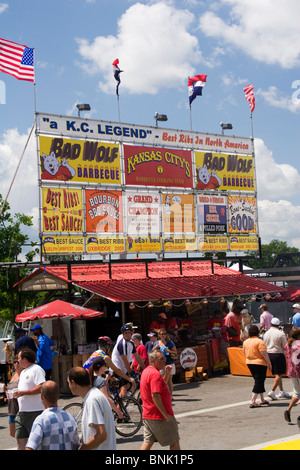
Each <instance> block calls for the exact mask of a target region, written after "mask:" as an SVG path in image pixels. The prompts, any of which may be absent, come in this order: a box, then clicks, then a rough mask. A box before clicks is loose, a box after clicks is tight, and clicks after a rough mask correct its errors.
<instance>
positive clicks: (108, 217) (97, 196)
mask: <svg viewBox="0 0 300 470" xmlns="http://www.w3.org/2000/svg"><path fill="white" fill-rule="evenodd" d="M85 200H86V231H87V232H88V233H102V234H105V233H120V232H123V206H122V192H121V191H108V190H107V191H104V190H103V191H102V190H97V189H96V190H93V189H86V191H85Z"/></svg>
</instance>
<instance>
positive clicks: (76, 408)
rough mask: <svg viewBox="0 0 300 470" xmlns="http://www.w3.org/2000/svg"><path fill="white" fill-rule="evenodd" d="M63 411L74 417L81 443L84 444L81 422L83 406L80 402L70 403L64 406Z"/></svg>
mask: <svg viewBox="0 0 300 470" xmlns="http://www.w3.org/2000/svg"><path fill="white" fill-rule="evenodd" d="M63 410H64V411H67V412H68V413H70V415H72V416H73V417H74V418H75V419H76V421H77V429H78V435H79V439H80V442H82V432H81V420H82V410H83V404H82V403H79V402H76V403H69V404H68V405H66V406H64V408H63Z"/></svg>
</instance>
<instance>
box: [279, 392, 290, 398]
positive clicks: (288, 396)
mask: <svg viewBox="0 0 300 470" xmlns="http://www.w3.org/2000/svg"><path fill="white" fill-rule="evenodd" d="M278 398H288V399H291V398H292V397H291V395H289V394H288V393H287V392H285V391H284V390H282V392H280V393H279V395H278Z"/></svg>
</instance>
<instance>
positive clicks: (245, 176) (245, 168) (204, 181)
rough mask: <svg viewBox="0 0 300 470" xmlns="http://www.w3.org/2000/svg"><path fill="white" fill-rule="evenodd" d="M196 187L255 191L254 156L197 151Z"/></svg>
mask: <svg viewBox="0 0 300 470" xmlns="http://www.w3.org/2000/svg"><path fill="white" fill-rule="evenodd" d="M195 163H196V188H197V189H203V190H207V189H213V190H218V191H224V190H226V191H255V171H254V158H253V156H252V155H251V156H246V155H236V154H233V155H226V154H221V153H210V152H207V153H204V152H195Z"/></svg>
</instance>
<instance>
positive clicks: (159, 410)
mask: <svg viewBox="0 0 300 470" xmlns="http://www.w3.org/2000/svg"><path fill="white" fill-rule="evenodd" d="M164 361H165V357H164V355H163V353H162V352H161V351H160V350H159V349H154V350H152V351H151V352H150V353H149V363H150V365H149V366H148V367H146V369H144V371H143V372H142V375H141V381H140V392H141V399H142V402H143V421H144V442H143V444H142V447H141V450H150V449H151V447H152V446H153V444H154V443H155V442H158V443H159V444H160V445H161V446H162V447H165V446H170V450H180V445H179V434H178V425H177V422H176V419H175V416H174V413H173V409H172V397H171V394H170V391H169V389H168V386H167V383H166V376H165V377H162V375H161V373H160V372H159V371H160V370H161V369H163V368H164V365H165V364H164ZM168 373H170V370H169V369H168V366H166V374H168Z"/></svg>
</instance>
